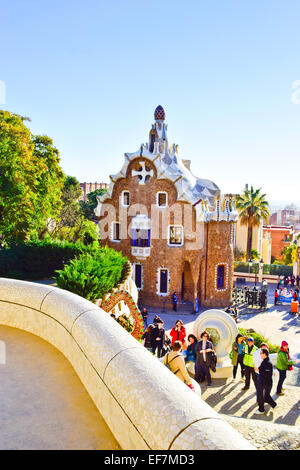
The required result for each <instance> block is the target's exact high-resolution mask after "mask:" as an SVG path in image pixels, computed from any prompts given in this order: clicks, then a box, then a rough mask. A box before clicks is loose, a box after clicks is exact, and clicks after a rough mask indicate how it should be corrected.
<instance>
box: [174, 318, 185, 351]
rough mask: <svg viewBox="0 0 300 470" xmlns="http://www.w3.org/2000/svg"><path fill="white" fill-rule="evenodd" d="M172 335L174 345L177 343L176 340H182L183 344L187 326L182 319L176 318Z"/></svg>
mask: <svg viewBox="0 0 300 470" xmlns="http://www.w3.org/2000/svg"><path fill="white" fill-rule="evenodd" d="M170 336H171V338H172V346H173V344H174V343H175V341H181V342H182V344H184V342H185V337H186V331H185V327H184V326H183V321H182V320H176V322H175V326H174V327H173V328H172V330H171V331H170Z"/></svg>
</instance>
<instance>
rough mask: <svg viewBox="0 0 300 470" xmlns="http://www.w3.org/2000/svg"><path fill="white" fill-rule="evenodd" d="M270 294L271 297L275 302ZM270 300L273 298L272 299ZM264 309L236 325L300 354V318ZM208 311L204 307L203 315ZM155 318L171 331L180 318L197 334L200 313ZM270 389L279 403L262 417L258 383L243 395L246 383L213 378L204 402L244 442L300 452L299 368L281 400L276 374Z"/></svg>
mask: <svg viewBox="0 0 300 470" xmlns="http://www.w3.org/2000/svg"><path fill="white" fill-rule="evenodd" d="M272 296H273V293H272V292H271V294H270V297H271V298H272ZM270 297H269V300H270ZM268 307H269V308H268V309H267V310H266V311H259V310H257V309H249V308H248V309H243V313H242V314H241V315H240V317H239V319H238V324H237V326H238V327H240V328H245V329H251V328H252V329H253V330H255V331H256V332H257V333H260V334H262V335H263V336H265V337H266V338H267V339H269V341H270V342H271V343H273V344H280V343H281V341H282V340H283V339H285V340H286V341H288V343H289V345H290V350H291V354H295V353H300V317H299V316H298V317H296V316H295V315H294V314H291V313H289V311H290V307H289V306H287V305H286V306H276V308H275V307H274V306H273V305H271V304H269V306H268ZM203 310H204V309H202V311H203ZM155 314H159V316H160V317H161V318H162V319H163V320H164V323H165V325H164V326H165V329H166V330H167V332H169V331H170V329H171V328H172V327H173V326H174V324H175V321H176V320H177V319H179V318H180V319H182V321H183V323H184V325H185V327H186V330H187V333H188V334H189V333H192V332H193V325H194V321H195V320H196V318H197V316H198V315H199V314H200V315H201V313H199V314H189V313H186V312H184V311H183V312H180V311H178V312H176V313H174V312H172V311H169V313H165V312H162V311H157V310H154V309H153V310H152V311H151V310H150V311H149V322H148V323H150V322H152V321H153V317H154V315H155ZM275 374H276V375H275V378H274V385H273V389H272V395H273V398H274V399H275V400H276V401H277V407H276V408H275V409H274V410H270V409H269V405H266V406H265V409H266V411H267V413H266V414H264V415H258V414H256V411H257V409H258V406H257V403H256V393H255V389H254V385H253V384H252V388H250V390H248V391H242V388H243V386H244V382H241V381H239V380H240V375H239V372H238V380H237V381H236V382H232V378H230V379H218V380H213V385H212V387H207V386H206V385H205V383H204V384H201V391H202V399H203V400H204V401H205V402H206V403H208V404H209V405H210V406H211V407H212V408H214V409H215V410H216V411H217V412H218V413H220V414H221V415H222V416H223V417H224V418H225V419H226V420H227V421H228V422H230V424H231V425H232V426H233V427H235V428H236V429H237V430H238V431H239V432H241V433H242V434H243V435H244V437H245V438H246V439H248V440H249V441H251V442H252V444H253V445H254V446H256V447H258V448H261V449H276V450H279V449H300V367H299V366H296V367H294V370H293V371H292V372H288V373H287V379H286V381H285V385H284V386H285V389H286V392H285V395H284V396H280V397H277V395H276V394H275V391H276V389H275V387H276V385H277V381H278V372H277V371H276V373H275Z"/></svg>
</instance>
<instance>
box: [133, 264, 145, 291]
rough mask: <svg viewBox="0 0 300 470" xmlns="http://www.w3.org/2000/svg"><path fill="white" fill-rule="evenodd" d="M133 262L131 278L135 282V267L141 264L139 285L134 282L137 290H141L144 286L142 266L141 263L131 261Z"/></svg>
mask: <svg viewBox="0 0 300 470" xmlns="http://www.w3.org/2000/svg"><path fill="white" fill-rule="evenodd" d="M132 264H133V270H132V279H133V281H134V283H135V268H136V266H137V265H139V266H141V287H138V286H137V285H136V284H135V285H136V288H137V290H142V289H143V287H144V266H143V264H142V263H132Z"/></svg>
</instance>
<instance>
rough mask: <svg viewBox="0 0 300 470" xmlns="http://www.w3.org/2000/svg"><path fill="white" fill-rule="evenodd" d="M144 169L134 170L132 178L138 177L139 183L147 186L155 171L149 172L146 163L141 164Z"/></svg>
mask: <svg viewBox="0 0 300 470" xmlns="http://www.w3.org/2000/svg"><path fill="white" fill-rule="evenodd" d="M139 164H140V165H141V167H142V169H141V170H132V176H138V179H139V181H138V183H139V184H145V183H146V181H147V180H148V179H149V178H151V176H153V170H147V169H146V167H145V162H139Z"/></svg>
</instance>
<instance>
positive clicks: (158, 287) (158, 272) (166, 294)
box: [156, 266, 170, 297]
mask: <svg viewBox="0 0 300 470" xmlns="http://www.w3.org/2000/svg"><path fill="white" fill-rule="evenodd" d="M162 269H163V270H166V271H167V272H168V291H167V292H166V293H165V292H164V293H162V292H160V271H161V270H162ZM156 287H157V291H156V293H157V295H159V296H160V297H168V296H169V295H170V271H169V269H168V268H166V267H164V266H160V267H159V268H157V281H156Z"/></svg>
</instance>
